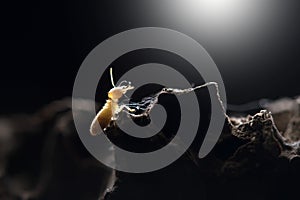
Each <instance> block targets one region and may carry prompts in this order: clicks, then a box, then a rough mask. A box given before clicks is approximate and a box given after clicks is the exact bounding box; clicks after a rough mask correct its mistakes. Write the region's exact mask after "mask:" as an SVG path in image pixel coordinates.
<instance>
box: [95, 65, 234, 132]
mask: <svg viewBox="0 0 300 200" xmlns="http://www.w3.org/2000/svg"><path fill="white" fill-rule="evenodd" d="M110 80H111V84H112V85H113V88H112V89H111V90H110V91H109V92H108V99H107V100H106V103H105V105H104V106H103V107H102V109H101V110H100V111H99V112H98V113H97V115H96V117H95V118H94V120H93V121H92V124H91V126H90V133H91V134H92V135H97V134H98V133H100V132H101V130H99V128H100V127H101V128H102V129H103V130H104V131H105V130H106V128H107V127H109V125H110V124H111V122H112V121H115V120H116V119H117V117H118V114H119V113H120V112H121V111H124V112H126V113H127V114H128V115H129V116H131V117H134V118H138V117H143V116H149V113H150V112H151V110H152V109H153V107H154V106H155V105H156V104H157V103H158V98H159V96H160V95H161V94H174V95H181V94H186V93H190V92H193V91H195V90H198V89H201V88H204V87H208V86H211V85H212V86H215V89H216V93H217V98H218V101H219V103H220V105H221V108H222V110H223V114H224V115H225V117H226V118H227V120H228V122H229V124H230V125H231V126H232V127H234V125H233V124H232V123H231V121H230V118H229V116H228V115H227V114H226V108H225V107H224V104H223V101H222V99H221V96H220V92H219V87H218V83H216V82H207V83H204V84H203V85H198V86H196V87H191V88H187V89H176V88H162V90H160V91H159V92H157V93H156V94H154V95H152V96H150V97H145V98H143V99H142V100H141V102H139V103H130V104H120V105H119V99H120V98H121V97H123V96H124V95H125V94H126V92H127V91H128V90H132V89H134V87H133V86H132V85H131V82H129V81H122V82H121V83H120V84H119V85H118V86H115V84H114V79H113V74H112V68H110ZM125 96H126V95H125ZM132 107H134V108H132ZM124 109H125V110H124ZM136 111H139V113H137V112H136ZM98 124H99V125H100V126H98Z"/></svg>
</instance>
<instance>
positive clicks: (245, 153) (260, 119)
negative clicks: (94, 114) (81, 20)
mask: <svg viewBox="0 0 300 200" xmlns="http://www.w3.org/2000/svg"><path fill="white" fill-rule="evenodd" d="M82 103H83V105H84V103H89V102H88V101H82ZM83 107H84V106H83ZM265 108H266V110H263V111H258V113H257V114H255V115H253V116H246V117H234V116H232V117H231V118H230V119H231V123H232V124H233V125H234V126H233V127H231V126H230V124H229V123H226V124H225V126H224V130H223V133H222V135H221V137H220V139H219V141H218V143H217V144H216V146H215V148H214V149H213V151H212V152H211V153H210V154H209V155H208V156H207V157H206V158H204V159H202V160H199V159H198V158H197V150H195V149H194V148H193V146H192V147H191V149H190V150H189V151H188V152H186V154H184V155H183V156H182V157H181V158H180V159H179V160H178V161H176V162H175V163H173V164H172V165H170V166H168V167H166V168H164V169H162V170H159V171H157V172H152V173H147V174H126V173H122V172H117V173H116V172H115V171H114V170H111V169H108V168H106V167H104V166H103V165H102V164H100V163H99V162H98V161H97V160H95V159H94V158H93V157H92V156H91V155H90V154H89V153H88V152H87V151H86V150H85V148H84V147H83V145H82V143H81V142H80V140H79V138H78V136H77V133H76V130H75V128H74V124H73V121H72V120H73V119H72V114H71V100H70V99H64V100H61V101H56V102H53V103H51V104H49V105H47V106H45V107H44V108H43V109H41V110H40V111H38V112H36V113H35V114H31V115H29V114H19V115H13V116H5V117H1V118H0V199H71V198H72V199H104V198H105V199H110V200H117V199H220V198H224V199H227V198H230V199H292V198H295V197H297V196H298V192H297V188H298V186H297V184H296V185H295V184H292V182H293V181H294V180H299V174H300V173H299V172H300V159H299V155H300V148H299V146H300V145H299V144H300V140H299V139H300V98H298V99H297V98H296V99H282V100H278V101H275V102H271V103H269V104H266V105H265ZM78 112H80V111H78ZM244 114H245V113H244ZM115 176H117V177H118V179H117V178H116V177H115Z"/></svg>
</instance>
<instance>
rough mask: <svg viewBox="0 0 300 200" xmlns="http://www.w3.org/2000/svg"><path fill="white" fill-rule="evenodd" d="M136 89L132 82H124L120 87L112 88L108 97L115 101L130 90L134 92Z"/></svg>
mask: <svg viewBox="0 0 300 200" xmlns="http://www.w3.org/2000/svg"><path fill="white" fill-rule="evenodd" d="M124 83H125V85H124ZM132 89H134V87H133V86H132V85H131V83H130V82H127V81H122V82H121V83H120V85H119V86H117V87H114V88H112V89H111V90H110V91H109V92H108V97H109V98H110V99H113V100H118V99H120V98H121V97H122V96H123V95H124V94H125V93H126V92H127V91H128V90H132Z"/></svg>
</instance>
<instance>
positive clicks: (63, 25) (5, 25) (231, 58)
mask: <svg viewBox="0 0 300 200" xmlns="http://www.w3.org/2000/svg"><path fill="white" fill-rule="evenodd" d="M182 2H184V1H182ZM177 3H178V2H177V1H141V0H134V1H131V0H127V1H95V0H93V1H90V0H89V1H77V0H59V1H57V0H52V1H48V0H45V1H9V2H5V3H3V2H2V3H1V73H0V74H1V77H0V87H1V97H2V98H1V105H0V112H1V113H3V114H4V113H13V112H33V111H35V110H37V109H38V108H40V107H41V106H42V105H44V104H46V103H49V102H51V101H53V100H56V99H60V98H63V97H65V96H70V95H71V93H72V85H73V81H74V79H75V75H76V73H77V70H78V68H79V67H80V64H81V63H82V61H83V60H84V58H85V57H86V56H87V54H88V53H89V52H90V51H91V50H92V49H93V48H94V47H95V46H96V45H98V44H99V43H100V42H102V41H103V40H105V39H106V38H108V37H110V36H112V35H114V34H116V33H119V32H121V31H124V30H127V29H132V28H136V27H143V26H160V27H166V28H171V29H175V30H178V31H181V32H183V33H185V34H187V35H189V36H191V37H193V38H194V39H196V40H197V41H198V42H199V43H200V44H202V45H203V46H204V47H205V48H206V50H207V51H208V52H209V54H210V55H211V57H212V58H213V59H214V61H215V63H216V64H217V66H218V67H219V70H220V72H221V74H222V76H223V79H224V83H225V86H226V91H227V97H228V102H229V103H231V104H240V103H246V102H248V101H252V100H257V99H260V98H270V99H276V98H278V97H282V96H290V97H293V96H295V95H298V94H299V93H300V88H299V85H298V82H299V81H298V78H299V72H300V67H299V62H300V61H299V54H300V47H299V41H300V28H299V24H300V14H299V8H300V3H299V1H297V0H287V1H279V0H273V1H266V3H265V5H266V7H264V8H263V9H265V10H263V11H261V12H265V13H263V14H260V18H258V19H257V21H260V22H263V23H260V25H257V26H255V25H254V26H252V27H250V28H249V30H250V31H246V32H245V31H244V30H240V29H239V28H238V27H237V28H236V30H232V33H235V34H239V35H238V37H236V36H232V37H231V36H230V34H229V35H228V33H227V36H228V37H227V36H226V37H221V36H222V33H220V34H218V32H217V31H218V30H222V29H218V27H217V28H215V29H212V30H211V31H212V33H211V34H209V31H210V29H209V28H207V26H203V23H202V22H199V24H198V23H197V20H198V19H197V18H194V19H190V18H188V17H186V15H187V13H188V12H189V11H188V10H185V8H184V7H181V8H180V7H179V8H178V6H176V5H175V4H177ZM183 4H184V3H181V5H183ZM175 6H176V9H177V10H176V9H175ZM190 6H191V5H190ZM195 6H196V5H195ZM178 9H179V11H178ZM254 15H256V13H253V16H254ZM175 16H176V17H175ZM250 17H251V13H250ZM181 18H182V20H181ZM191 21H192V22H193V24H189V22H191ZM202 21H203V20H202ZM207 21H208V22H207V23H209V19H207ZM201 23H202V24H201ZM245 23H246V22H245ZM197 24H198V25H197ZM220 26H222V24H220ZM229 28H230V27H229ZM223 29H224V30H225V29H226V27H224V28H223ZM241 29H242V28H241ZM213 31H215V32H213ZM243 31H244V32H243ZM247 32H249V34H248V35H247V34H246V33H247ZM204 33H205V34H204ZM207 33H208V34H207Z"/></svg>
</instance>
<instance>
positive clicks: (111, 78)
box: [109, 68, 116, 87]
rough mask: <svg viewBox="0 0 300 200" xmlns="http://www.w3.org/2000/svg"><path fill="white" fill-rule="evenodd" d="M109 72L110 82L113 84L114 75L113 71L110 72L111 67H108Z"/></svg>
mask: <svg viewBox="0 0 300 200" xmlns="http://www.w3.org/2000/svg"><path fill="white" fill-rule="evenodd" d="M109 73H110V81H111V84H112V85H113V86H114V87H116V86H115V82H114V77H113V73H112V68H110V69H109Z"/></svg>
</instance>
